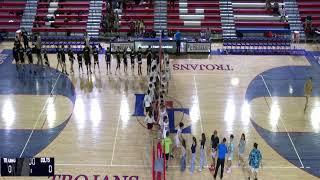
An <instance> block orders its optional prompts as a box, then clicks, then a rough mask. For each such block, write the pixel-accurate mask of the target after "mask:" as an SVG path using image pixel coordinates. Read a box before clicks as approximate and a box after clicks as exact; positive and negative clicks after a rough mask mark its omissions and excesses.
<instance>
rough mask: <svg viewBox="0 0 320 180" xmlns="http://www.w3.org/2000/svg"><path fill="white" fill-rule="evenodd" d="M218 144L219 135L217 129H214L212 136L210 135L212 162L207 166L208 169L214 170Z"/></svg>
mask: <svg viewBox="0 0 320 180" xmlns="http://www.w3.org/2000/svg"><path fill="white" fill-rule="evenodd" d="M218 144H219V137H218V132H217V130H214V132H213V134H212V136H211V150H212V152H211V157H212V164H211V166H210V168H209V170H210V171H214V169H215V168H216V167H215V166H216V158H217V150H218Z"/></svg>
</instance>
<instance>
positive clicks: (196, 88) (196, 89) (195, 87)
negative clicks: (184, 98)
mask: <svg viewBox="0 0 320 180" xmlns="http://www.w3.org/2000/svg"><path fill="white" fill-rule="evenodd" d="M193 83H194V89H195V91H196V97H197V105H198V109H199V121H200V129H201V133H203V126H202V118H201V112H200V103H199V96H198V87H197V81H196V76H193Z"/></svg>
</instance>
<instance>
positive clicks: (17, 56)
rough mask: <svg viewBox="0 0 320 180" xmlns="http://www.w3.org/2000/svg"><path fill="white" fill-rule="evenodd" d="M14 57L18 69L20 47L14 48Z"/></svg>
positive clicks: (15, 46)
mask: <svg viewBox="0 0 320 180" xmlns="http://www.w3.org/2000/svg"><path fill="white" fill-rule="evenodd" d="M12 56H13V58H14V61H15V62H16V68H17V69H18V64H19V61H20V60H19V49H18V45H14V47H13V48H12Z"/></svg>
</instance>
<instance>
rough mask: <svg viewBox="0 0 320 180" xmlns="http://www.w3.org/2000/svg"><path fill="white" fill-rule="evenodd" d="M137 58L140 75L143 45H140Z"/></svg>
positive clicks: (139, 73)
mask: <svg viewBox="0 0 320 180" xmlns="http://www.w3.org/2000/svg"><path fill="white" fill-rule="evenodd" d="M137 59H138V75H140V76H141V75H142V70H141V64H142V51H141V47H139V49H138V52H137Z"/></svg>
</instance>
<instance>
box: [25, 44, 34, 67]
mask: <svg viewBox="0 0 320 180" xmlns="http://www.w3.org/2000/svg"><path fill="white" fill-rule="evenodd" d="M26 54H27V57H28V62H29V64H33V57H32V49H31V48H29V47H28V48H27V49H26ZM30 72H31V70H30Z"/></svg>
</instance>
